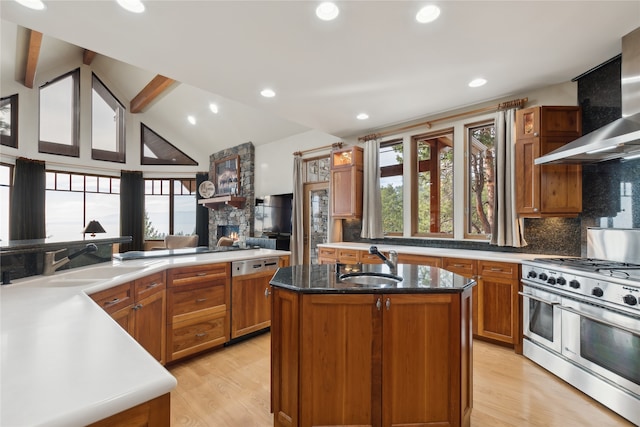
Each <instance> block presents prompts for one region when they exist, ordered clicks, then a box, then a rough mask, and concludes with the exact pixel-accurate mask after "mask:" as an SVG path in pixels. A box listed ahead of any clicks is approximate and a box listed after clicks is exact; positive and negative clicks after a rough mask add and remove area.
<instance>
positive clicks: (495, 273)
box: [478, 261, 519, 279]
mask: <svg viewBox="0 0 640 427" xmlns="http://www.w3.org/2000/svg"><path fill="white" fill-rule="evenodd" d="M518 266H519V264H514V263H509V262H495V261H478V275H480V276H481V277H497V278H505V279H517V278H518V277H519V271H518Z"/></svg>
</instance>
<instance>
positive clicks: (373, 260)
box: [359, 251, 389, 264]
mask: <svg viewBox="0 0 640 427" xmlns="http://www.w3.org/2000/svg"><path fill="white" fill-rule="evenodd" d="M381 253H382V254H383V255H384V256H385V257H387V258H389V254H388V253H387V252H381ZM359 261H360V262H361V263H362V264H382V260H381V259H380V258H379V257H378V256H377V255H373V254H370V253H369V252H365V251H360V254H359Z"/></svg>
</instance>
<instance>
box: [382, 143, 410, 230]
mask: <svg viewBox="0 0 640 427" xmlns="http://www.w3.org/2000/svg"><path fill="white" fill-rule="evenodd" d="M395 145H399V146H400V147H402V160H403V162H402V163H396V164H393V165H389V166H380V178H385V177H388V176H400V177H401V178H402V187H403V194H402V215H403V218H401V220H402V221H403V220H404V209H405V202H404V186H405V182H404V165H405V163H404V160H405V154H404V140H403V138H393V139H389V140H386V141H382V142H380V150H382V149H383V148H387V147H392V146H395ZM398 172H399V173H398ZM380 191H382V185H380ZM403 223H404V221H403ZM382 231H383V233H384V236H389V237H402V236H403V234H404V227H403V229H402V230H401V231H399V232H390V231H386V230H384V227H383V230H382Z"/></svg>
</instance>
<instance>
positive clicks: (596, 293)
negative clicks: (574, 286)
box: [591, 287, 604, 297]
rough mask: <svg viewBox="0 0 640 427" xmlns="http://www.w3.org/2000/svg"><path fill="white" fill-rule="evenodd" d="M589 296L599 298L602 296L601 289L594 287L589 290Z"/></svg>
mask: <svg viewBox="0 0 640 427" xmlns="http://www.w3.org/2000/svg"><path fill="white" fill-rule="evenodd" d="M591 295H593V296H595V297H601V296H602V295H604V291H603V290H602V288H598V287H595V288H593V289H592V290H591Z"/></svg>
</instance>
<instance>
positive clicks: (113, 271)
mask: <svg viewBox="0 0 640 427" xmlns="http://www.w3.org/2000/svg"><path fill="white" fill-rule="evenodd" d="M141 268H142V267H139V266H138V267H123V266H116V267H114V266H112V265H109V266H105V267H89V268H83V269H78V270H71V271H69V272H68V273H62V274H56V275H54V276H53V277H52V279H53V280H60V281H61V280H69V279H88V280H91V281H93V282H95V281H97V280H105V279H111V278H113V277H118V276H122V275H123V274H129V273H134V272H136V271H140V269H141Z"/></svg>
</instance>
